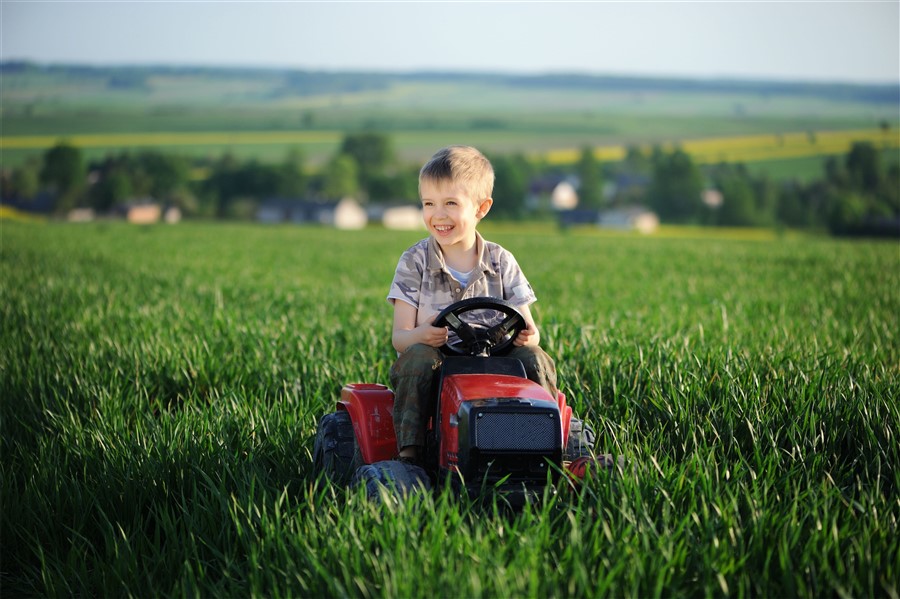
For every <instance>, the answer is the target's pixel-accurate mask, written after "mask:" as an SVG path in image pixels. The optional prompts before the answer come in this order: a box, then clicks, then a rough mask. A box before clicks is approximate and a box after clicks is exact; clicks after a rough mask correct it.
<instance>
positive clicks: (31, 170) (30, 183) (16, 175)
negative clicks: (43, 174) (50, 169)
mask: <svg viewBox="0 0 900 599" xmlns="http://www.w3.org/2000/svg"><path fill="white" fill-rule="evenodd" d="M40 188H41V181H40V164H39V163H38V162H37V161H35V160H28V161H27V162H26V163H25V164H23V165H21V166H19V167H17V168H14V169H13V171H12V173H10V176H9V178H8V179H7V178H5V177H4V178H3V197H4V198H16V199H20V200H30V199H32V198H33V197H34V196H36V195H37V194H38V192H39V191H40Z"/></svg>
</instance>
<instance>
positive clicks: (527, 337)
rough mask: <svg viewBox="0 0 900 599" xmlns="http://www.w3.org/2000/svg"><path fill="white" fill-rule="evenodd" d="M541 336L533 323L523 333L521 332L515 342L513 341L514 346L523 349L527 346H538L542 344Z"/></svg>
mask: <svg viewBox="0 0 900 599" xmlns="http://www.w3.org/2000/svg"><path fill="white" fill-rule="evenodd" d="M540 340H541V336H540V335H538V331H537V328H535V326H534V325H532V324H531V323H529V324H528V326H526V327H525V328H524V329H523V330H522V332H520V333H519V334H518V335H517V336H516V338H515V340H514V341H513V345H515V346H516V347H522V346H525V345H537V344H538V343H540Z"/></svg>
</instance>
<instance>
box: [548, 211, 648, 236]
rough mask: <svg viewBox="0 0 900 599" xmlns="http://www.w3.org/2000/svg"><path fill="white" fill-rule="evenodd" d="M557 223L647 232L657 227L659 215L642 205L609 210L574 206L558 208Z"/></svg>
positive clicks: (565, 225)
mask: <svg viewBox="0 0 900 599" xmlns="http://www.w3.org/2000/svg"><path fill="white" fill-rule="evenodd" d="M558 214H559V223H560V225H561V226H562V227H564V228H566V227H573V226H577V225H594V226H597V227H601V228H605V229H622V230H626V231H638V232H640V233H644V234H649V233H653V232H654V231H656V229H657V228H658V227H659V217H658V216H657V215H656V213H655V212H652V211H651V210H648V209H647V208H644V207H643V206H625V207H622V208H611V209H609V210H597V209H593V208H575V209H573V210H560V211H559V213H558Z"/></svg>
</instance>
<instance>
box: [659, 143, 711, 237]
mask: <svg viewBox="0 0 900 599" xmlns="http://www.w3.org/2000/svg"><path fill="white" fill-rule="evenodd" d="M652 162H653V179H652V182H651V183H650V189H649V190H648V194H647V195H648V200H649V202H650V204H651V206H652V207H653V208H654V210H656V212H657V214H659V217H660V219H661V220H664V221H669V222H689V221H692V220H695V219H697V218H698V217H699V216H700V215H701V214H702V209H703V203H702V200H701V196H700V194H701V192H702V190H703V178H702V177H701V175H700V171H699V169H697V167H696V165H694V162H693V161H692V160H691V157H690V156H689V155H688V154H686V153H685V152H684V151H683V150H681V149H676V150H674V151H673V152H672V153H670V154H667V153H665V152H664V151H662V150H661V149H659V148H655V149H654V151H653V157H652Z"/></svg>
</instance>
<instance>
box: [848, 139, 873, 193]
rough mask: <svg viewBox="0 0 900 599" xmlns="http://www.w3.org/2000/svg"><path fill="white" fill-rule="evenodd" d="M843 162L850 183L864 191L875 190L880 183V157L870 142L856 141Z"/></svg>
mask: <svg viewBox="0 0 900 599" xmlns="http://www.w3.org/2000/svg"><path fill="white" fill-rule="evenodd" d="M844 164H845V165H846V167H847V173H848V175H849V176H850V182H851V184H852V185H853V186H854V187H856V188H857V189H861V190H863V191H865V192H875V191H877V190H878V187H879V185H880V183H881V157H880V155H879V153H878V150H877V149H875V146H874V145H872V144H871V143H870V142H856V143H854V144H853V146H851V148H850V152H848V153H847V156H846V158H845V161H844Z"/></svg>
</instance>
